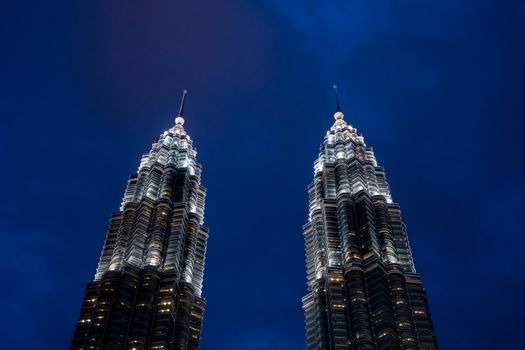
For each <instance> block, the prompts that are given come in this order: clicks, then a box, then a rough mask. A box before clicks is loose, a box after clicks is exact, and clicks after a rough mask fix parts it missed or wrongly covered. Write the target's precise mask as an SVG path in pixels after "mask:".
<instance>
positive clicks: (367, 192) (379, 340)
mask: <svg viewBox="0 0 525 350" xmlns="http://www.w3.org/2000/svg"><path fill="white" fill-rule="evenodd" d="M334 88H335V87H334ZM336 99H337V110H336V113H335V114H334V118H335V123H334V124H333V126H332V127H331V128H330V130H329V131H328V132H327V133H326V136H325V138H324V141H323V143H322V144H321V148H320V151H319V157H318V158H317V160H316V161H315V162H314V181H313V182H312V183H311V184H310V186H309V187H308V193H309V202H310V206H309V220H308V223H307V224H306V225H304V227H303V229H304V239H305V247H306V268H307V284H308V292H309V293H308V294H307V295H306V296H305V297H304V298H303V309H304V313H305V323H306V325H305V328H306V338H307V346H308V350H314V349H315V350H321V349H322V350H324V349H330V350H332V349H352V350H354V349H363V350H364V349H385V350H386V349H389V350H390V349H437V343H436V337H435V334H434V329H433V325H432V320H431V318H430V312H429V308H428V302H427V296H426V293H425V290H424V289H423V287H422V285H421V279H420V276H419V274H418V273H417V272H416V271H415V268H414V263H413V261H412V255H411V252H410V246H409V244H408V239H407V233H406V228H405V224H404V222H403V219H402V218H401V211H400V208H399V205H398V204H396V203H394V202H393V201H392V197H391V195H390V190H389V186H388V183H387V181H386V178H385V172H384V170H383V168H381V167H380V166H379V165H378V164H377V161H376V158H375V156H374V152H373V151H372V148H370V147H368V146H366V144H365V142H364V139H363V136H361V135H360V134H358V133H357V131H356V129H354V128H353V127H352V126H351V125H349V124H347V123H346V122H345V120H344V115H343V113H342V112H341V110H340V108H339V99H338V97H337V90H336Z"/></svg>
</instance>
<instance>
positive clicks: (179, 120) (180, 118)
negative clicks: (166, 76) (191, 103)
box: [175, 89, 188, 125]
mask: <svg viewBox="0 0 525 350" xmlns="http://www.w3.org/2000/svg"><path fill="white" fill-rule="evenodd" d="M186 94H188V90H186V89H184V90H182V98H181V100H180V108H179V115H178V116H177V118H175V124H176V125H184V103H185V102H186Z"/></svg>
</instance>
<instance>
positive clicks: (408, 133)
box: [0, 0, 525, 350]
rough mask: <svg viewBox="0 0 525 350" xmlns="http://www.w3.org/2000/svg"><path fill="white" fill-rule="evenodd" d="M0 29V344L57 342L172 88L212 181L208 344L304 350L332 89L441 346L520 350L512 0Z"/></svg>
mask: <svg viewBox="0 0 525 350" xmlns="http://www.w3.org/2000/svg"><path fill="white" fill-rule="evenodd" d="M0 33H1V34H0V35H1V41H0V45H1V46H0V47H1V54H0V57H1V58H0V60H1V61H0V62H1V65H0V92H1V94H0V115H1V124H0V159H1V160H2V172H1V174H2V175H1V177H0V179H1V183H2V196H3V199H2V201H1V203H0V234H1V235H2V238H1V242H2V253H1V254H0V266H2V271H3V276H2V288H1V290H0V307H1V310H2V311H1V317H0V349H2V350H3V349H6V350H7V349H20V350H24V349H37V348H38V349H49V350H57V349H66V348H67V347H68V345H69V342H70V340H71V337H72V334H73V330H74V327H75V322H76V319H77V317H78V314H79V310H80V304H81V300H82V296H83V292H84V288H85V285H86V283H87V282H88V281H89V280H90V279H92V278H93V276H94V273H95V269H96V266H97V263H98V259H99V256H100V251H101V248H102V245H103V243H104V238H105V234H106V228H107V224H108V220H109V217H110V214H111V212H113V211H116V210H118V207H119V204H120V200H121V197H122V195H123V193H124V189H125V185H126V180H127V177H128V175H129V174H131V173H133V172H134V171H135V170H136V169H137V167H138V164H139V160H140V156H141V155H142V153H144V152H147V151H148V150H149V148H150V146H151V143H152V142H153V141H154V139H155V138H156V137H158V135H159V134H161V133H162V132H163V131H164V130H166V129H168V128H169V127H171V126H172V125H173V120H174V117H175V116H176V112H177V108H178V103H179V98H180V92H181V90H182V89H188V90H189V94H188V98H187V104H186V125H185V127H186V130H187V131H188V132H189V134H190V135H191V137H192V139H193V140H194V142H195V145H196V147H197V149H198V160H199V162H200V163H201V164H202V165H203V184H204V185H205V186H206V187H207V189H208V196H207V199H206V214H205V224H206V226H208V227H209V228H210V240H209V243H208V252H207V258H206V270H205V275H204V292H203V295H204V297H205V298H206V299H207V303H208V306H207V310H206V312H205V322H204V328H203V340H202V346H201V348H202V350H223V349H225V350H237V349H246V350H266V349H271V350H281V349H282V350H300V349H304V348H305V337H304V332H303V314H302V310H301V297H302V296H303V295H305V294H306V278H305V274H306V273H305V263H304V247H303V236H302V225H303V224H304V223H305V222H306V220H307V214H308V202H307V185H308V184H309V183H310V182H311V180H312V178H313V169H312V165H313V161H314V159H315V158H316V157H317V152H318V148H319V144H320V143H321V141H322V139H323V136H324V134H325V133H326V131H327V130H328V128H329V127H330V126H331V125H332V123H333V118H332V115H333V112H334V110H335V104H334V99H333V93H332V90H331V85H332V84H334V83H337V84H338V85H339V90H340V95H341V104H342V109H343V111H344V112H345V115H346V117H345V119H346V120H347V121H348V122H349V123H351V124H352V125H353V126H354V127H356V128H357V129H358V131H359V132H361V133H363V135H364V136H365V141H366V142H367V144H368V145H370V146H372V147H374V150H375V153H376V156H377V158H378V161H379V163H380V164H381V165H383V166H384V167H385V169H386V172H387V176H388V180H389V183H390V187H391V190H392V194H393V196H394V200H395V201H396V202H398V203H400V204H401V208H402V210H403V215H404V217H405V220H406V223H407V226H408V234H409V238H410V243H411V246H412V251H413V255H414V260H415V264H416V269H417V270H418V272H420V273H421V274H422V277H423V283H424V286H425V288H426V289H427V292H428V295H429V300H430V307H431V311H432V316H433V320H434V323H435V328H436V332H437V336H438V341H439V343H440V346H441V347H442V349H452V350H456V349H460V350H461V349H476V350H479V349H518V348H522V347H523V345H521V346H520V344H522V337H523V315H524V314H525V301H524V300H525V299H524V297H523V296H524V295H525V280H524V277H523V276H524V275H525V259H524V256H525V252H524V247H525V230H524V229H523V227H524V224H523V218H524V215H525V206H524V204H523V198H525V182H524V179H525V156H524V155H523V151H524V149H525V140H524V136H523V135H524V133H523V129H524V127H525V96H524V81H525V45H524V43H525V39H524V37H525V36H524V33H525V1H522V0H507V1H495V0H493V1H489V0H439V1H420V0H412V1H409V0H396V1H386V0H377V1H364V0H363V1H350V0H340V1H327V0H324V1H305V0H302V1H301V0H286V1H285V0H267V1H256V0H253V1H249V0H222V1H218V0H208V1H204V0H186V1H175V0H171V1H168V0H156V1H138V0H134V1H130V0H128V1H123V0H121V1H113V0H108V1H93V0H92V1H53V2H50V1H33V2H28V1H15V0H12V1H2V2H1V3H0Z"/></svg>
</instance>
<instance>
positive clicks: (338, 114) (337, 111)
mask: <svg viewBox="0 0 525 350" xmlns="http://www.w3.org/2000/svg"><path fill="white" fill-rule="evenodd" d="M332 88H333V89H334V93H335V113H334V119H335V120H336V122H337V121H340V120H343V118H344V116H345V115H344V114H343V112H341V105H340V103H339V92H338V91H337V85H333V86H332Z"/></svg>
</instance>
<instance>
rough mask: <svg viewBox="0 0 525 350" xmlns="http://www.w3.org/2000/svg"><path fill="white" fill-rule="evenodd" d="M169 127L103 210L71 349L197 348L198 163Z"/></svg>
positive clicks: (200, 305)
mask: <svg viewBox="0 0 525 350" xmlns="http://www.w3.org/2000/svg"><path fill="white" fill-rule="evenodd" d="M185 95H186V91H184V93H183V96H182V102H181V108H180V112H179V116H178V117H177V118H176V119H175V126H174V127H172V128H170V129H169V130H167V131H165V132H164V133H163V134H162V135H160V137H159V138H158V140H157V141H156V142H155V143H153V146H152V148H151V150H150V152H149V153H147V154H145V155H143V156H142V159H141V161H140V166H139V168H138V171H137V173H136V174H135V175H132V176H131V177H130V178H129V180H128V184H127V188H126V192H125V193H124V198H123V200H122V204H121V206H120V210H119V211H117V212H116V213H114V214H113V215H112V216H111V219H110V223H109V228H108V232H107V238H106V243H105V245H104V248H103V249H102V256H101V257H100V262H99V264H98V269H97V271H96V274H95V278H94V280H93V281H92V282H90V283H88V285H87V288H86V293H85V297H84V301H83V303H82V308H81V311H80V317H79V320H78V323H77V326H76V330H75V333H74V336H73V340H72V342H71V349H78V350H80V349H83V350H87V349H108V350H113V349H115V350H116V349H134V350H141V349H173V350H183V349H197V348H198V346H199V341H200V333H201V325H202V317H203V312H204V306H205V302H204V299H202V297H201V289H202V279H203V270H204V256H205V252H206V242H207V238H208V229H207V228H205V227H204V226H203V222H204V198H205V193H206V190H205V188H204V187H203V186H202V185H201V165H200V164H199V163H197V160H196V150H195V148H194V147H193V143H192V140H191V139H190V136H189V135H188V134H187V133H186V131H185V130H184V127H183V125H184V119H183V110H184V99H185Z"/></svg>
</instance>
